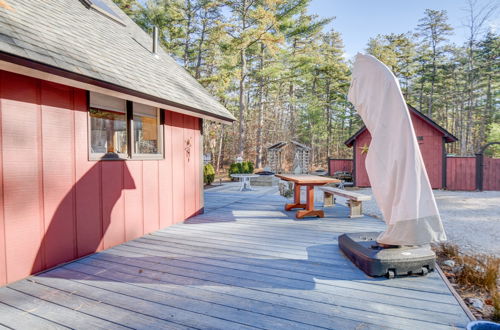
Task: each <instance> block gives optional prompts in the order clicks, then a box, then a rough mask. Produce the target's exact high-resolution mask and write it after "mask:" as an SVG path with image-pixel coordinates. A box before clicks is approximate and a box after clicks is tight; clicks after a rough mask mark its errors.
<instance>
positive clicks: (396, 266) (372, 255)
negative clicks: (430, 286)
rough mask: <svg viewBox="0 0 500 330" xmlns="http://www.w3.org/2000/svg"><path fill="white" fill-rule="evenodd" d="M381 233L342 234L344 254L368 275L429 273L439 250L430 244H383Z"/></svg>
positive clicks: (432, 268) (341, 242)
mask: <svg viewBox="0 0 500 330" xmlns="http://www.w3.org/2000/svg"><path fill="white" fill-rule="evenodd" d="M379 235H380V233H373V232H370V233H352V234H342V235H340V236H339V239H338V241H339V247H340V249H341V250H342V252H344V254H345V255H346V256H347V257H348V258H349V259H350V260H351V261H352V262H353V263H354V264H355V265H356V266H358V268H360V269H361V270H362V271H364V272H365V273H366V274H367V275H369V276H375V277H376V276H387V277H388V278H393V277H395V276H408V275H427V273H428V272H430V271H433V270H434V267H435V264H436V254H435V253H434V251H432V250H431V248H430V246H429V245H424V246H401V247H391V248H380V247H379V246H378V245H377V242H376V239H377V237H378V236H379Z"/></svg>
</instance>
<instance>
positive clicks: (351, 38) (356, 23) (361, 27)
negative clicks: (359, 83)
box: [309, 0, 500, 59]
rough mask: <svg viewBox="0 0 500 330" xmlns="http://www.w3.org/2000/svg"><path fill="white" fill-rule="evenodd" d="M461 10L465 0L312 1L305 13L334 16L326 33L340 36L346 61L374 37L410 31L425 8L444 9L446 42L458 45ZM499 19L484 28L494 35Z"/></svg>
mask: <svg viewBox="0 0 500 330" xmlns="http://www.w3.org/2000/svg"><path fill="white" fill-rule="evenodd" d="M492 1H495V0H492ZM497 1H498V0H497ZM477 3H478V6H479V7H481V6H484V5H485V4H487V3H491V1H490V0H478V1H477ZM497 3H498V2H497ZM465 8H467V2H466V0H417V1H414V0H312V2H311V5H310V6H309V13H310V14H316V15H319V16H320V17H325V18H326V17H332V16H334V17H336V18H335V19H334V20H333V22H331V23H330V24H329V25H328V26H327V27H326V30H330V29H332V28H333V29H334V30H335V31H337V32H340V33H341V34H342V39H343V40H344V46H345V57H346V58H347V59H350V58H352V57H353V56H354V55H356V53H357V52H364V51H365V49H366V45H367V43H368V40H369V39H370V38H373V37H376V36H377V34H389V33H405V32H408V31H414V30H415V28H416V27H417V25H418V20H419V19H420V18H422V17H423V16H424V11H425V9H435V10H446V12H447V14H448V23H449V24H450V25H451V26H452V27H453V28H454V34H453V35H452V36H450V37H449V40H450V41H451V42H454V43H456V44H459V45H461V44H463V42H464V41H465V40H466V38H467V34H466V29H465V27H464V23H465V22H466V15H467V12H466V11H465V10H464V9H465ZM499 16H500V12H499V11H497V13H496V15H494V16H492V18H491V19H490V20H489V21H488V27H490V28H492V29H494V30H496V31H497V32H498V28H500V17H499Z"/></svg>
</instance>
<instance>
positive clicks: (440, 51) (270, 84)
mask: <svg viewBox="0 0 500 330" xmlns="http://www.w3.org/2000/svg"><path fill="white" fill-rule="evenodd" d="M114 2H115V3H116V4H117V5H118V6H120V7H121V8H122V9H123V10H124V11H125V12H126V13H127V14H128V15H129V16H130V17H132V18H133V19H134V21H135V22H137V23H138V24H139V25H140V26H141V27H142V28H143V29H144V30H145V31H146V32H148V33H152V30H153V26H157V27H158V28H159V35H160V42H161V45H162V46H163V48H164V49H165V50H166V51H167V52H169V53H170V54H171V56H173V57H174V58H175V60H176V61H177V62H178V63H179V64H180V65H182V66H183V67H184V68H185V69H186V70H188V71H189V72H190V73H191V74H192V75H193V76H194V77H195V78H196V79H198V81H200V82H201V83H202V84H203V85H204V86H205V87H206V88H207V89H208V90H209V91H210V92H211V93H212V94H213V95H214V96H215V97H216V98H217V99H218V100H219V101H220V102H221V103H222V104H223V105H224V106H225V107H226V108H227V109H229V110H230V111H231V112H232V113H233V114H234V115H235V117H236V118H237V121H236V122H235V123H234V124H233V125H229V126H228V125H222V124H218V123H215V122H209V121H205V123H204V130H203V132H204V144H205V145H204V152H205V154H210V155H211V159H212V163H213V165H214V166H215V168H216V169H220V168H222V167H223V166H225V165H228V164H229V163H231V162H233V161H234V160H235V159H236V157H238V156H242V157H243V159H245V160H249V161H253V162H254V163H255V167H256V168H260V167H264V166H265V165H266V152H265V149H266V147H267V146H269V145H272V144H274V143H277V142H279V141H290V140H295V141H298V142H301V143H304V144H306V145H308V146H310V147H311V148H312V152H311V157H312V159H311V163H312V164H313V167H314V168H318V167H323V168H325V167H326V161H327V158H328V157H335V158H350V157H352V149H349V148H347V147H346V146H345V145H344V141H345V140H347V139H348V138H349V137H350V136H351V135H352V134H353V133H354V132H356V131H357V130H358V129H359V128H360V127H361V126H362V121H361V120H360V118H359V116H358V115H357V114H356V111H355V110H354V108H353V107H352V105H351V104H350V103H349V102H348V101H347V91H348V88H349V83H350V66H351V64H352V63H350V62H349V61H348V60H347V59H346V58H345V57H344V46H343V42H342V36H341V35H340V33H338V32H336V31H334V30H329V31H325V30H326V28H325V27H326V26H327V25H328V24H329V23H330V22H331V20H333V19H334V18H333V17H332V18H320V17H319V16H317V15H311V14H309V13H308V7H309V6H310V0H287V1H284V0H215V1H213V0H148V1H143V0H141V1H137V0H114ZM463 5H464V7H465V11H464V18H465V23H464V24H465V27H466V29H467V40H466V42H465V43H464V44H462V45H457V44H453V43H451V42H450V41H449V40H448V37H449V36H450V35H451V34H452V33H453V30H454V27H452V26H451V25H450V24H449V23H448V18H447V13H446V11H444V10H432V9H427V10H425V12H423V13H421V18H420V20H419V23H418V25H417V26H415V27H414V29H413V30H412V31H408V32H407V33H403V34H396V33H392V34H386V35H378V36H377V37H375V38H372V39H370V40H368V41H367V45H366V53H369V54H372V55H374V56H375V57H377V58H378V59H380V60H381V61H383V62H384V63H385V64H386V65H387V66H388V67H389V68H390V69H391V70H392V71H393V72H394V74H395V75H396V77H397V78H398V79H399V81H400V85H401V88H402V91H403V94H404V96H405V98H406V100H407V102H408V103H409V104H411V105H413V106H414V107H416V108H417V109H418V110H419V111H421V112H423V113H424V114H425V115H427V116H429V117H430V118H431V119H432V120H434V121H435V122H437V123H438V124H439V125H441V126H442V127H444V128H445V129H447V130H448V131H450V132H451V133H452V134H454V135H455V136H456V137H457V138H458V139H459V141H458V142H456V143H450V144H447V148H448V150H447V151H448V153H450V154H454V155H462V156H463V155H473V154H474V153H475V152H478V151H479V149H480V147H481V146H483V145H484V144H486V143H487V142H493V141H500V111H499V108H498V101H499V88H498V87H499V81H498V78H499V72H500V63H499V55H500V38H499V34H498V33H497V32H496V31H494V30H492V29H488V26H487V24H485V23H486V22H487V21H488V19H490V18H491V17H492V16H494V15H496V14H498V10H497V9H498V7H497V6H496V5H495V2H491V3H486V4H484V3H483V4H481V5H480V4H479V3H478V2H477V1H475V0H466V1H464V2H463ZM488 152H489V153H490V154H493V155H494V156H495V157H500V146H496V147H492V148H489V149H488Z"/></svg>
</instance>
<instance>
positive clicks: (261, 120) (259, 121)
mask: <svg viewBox="0 0 500 330" xmlns="http://www.w3.org/2000/svg"><path fill="white" fill-rule="evenodd" d="M264 50H265V46H264V44H263V43H261V44H260V62H259V70H260V72H262V70H263V69H264ZM263 125H264V77H263V76H262V75H261V76H260V77H259V107H258V113H257V137H256V141H255V144H256V150H255V152H256V156H255V167H256V168H261V167H262V126H263Z"/></svg>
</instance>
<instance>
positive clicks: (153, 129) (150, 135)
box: [134, 113, 160, 154]
mask: <svg viewBox="0 0 500 330" xmlns="http://www.w3.org/2000/svg"><path fill="white" fill-rule="evenodd" d="M159 124H160V123H159V120H158V116H156V117H150V116H143V115H141V114H136V113H134V146H135V153H138V154H159V153H160V151H159V150H160V148H159V140H158V138H159V135H158V129H159Z"/></svg>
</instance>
